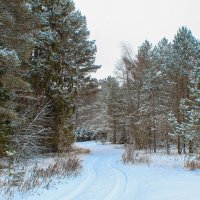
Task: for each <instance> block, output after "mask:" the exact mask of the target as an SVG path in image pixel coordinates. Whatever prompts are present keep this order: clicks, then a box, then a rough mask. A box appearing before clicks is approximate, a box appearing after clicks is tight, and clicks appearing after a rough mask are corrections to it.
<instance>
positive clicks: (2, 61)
mask: <svg viewBox="0 0 200 200" xmlns="http://www.w3.org/2000/svg"><path fill="white" fill-rule="evenodd" d="M95 54H96V46H95V42H94V41H91V40H90V39H89V31H88V29H87V24H86V18H85V17H84V16H82V15H81V13H80V12H79V11H77V10H76V9H75V5H74V3H73V1H72V0H25V1H24V0H12V1H8V0H0V157H3V156H12V157H13V158H14V159H15V160H16V161H19V160H26V159H28V158H31V157H33V156H35V155H38V154H40V153H44V152H49V151H51V152H52V151H54V152H60V151H64V150H66V149H67V148H68V147H69V146H70V145H71V144H72V143H73V142H74V139H75V137H74V134H73V122H72V116H73V114H74V113H75V99H76V96H77V95H78V93H79V90H80V89H81V88H84V85H86V84H88V83H89V82H90V81H91V79H90V73H91V72H95V71H96V69H98V68H99V66H97V65H95V64H94V62H95Z"/></svg>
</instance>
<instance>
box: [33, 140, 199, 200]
mask: <svg viewBox="0 0 200 200" xmlns="http://www.w3.org/2000/svg"><path fill="white" fill-rule="evenodd" d="M78 145H79V146H81V147H83V148H89V149H90V150H91V153H90V154H89V155H86V156H84V157H83V170H82V173H81V175H80V176H77V177H75V178H70V179H67V180H65V181H67V182H65V183H64V182H61V184H58V185H56V187H57V188H53V189H51V190H49V191H44V192H43V193H42V194H41V195H40V196H37V195H35V196H34V197H31V198H30V200H36V199H37V200H169V199H170V200H188V199H190V200H199V199H200V190H199V184H200V173H194V172H188V171H186V170H184V169H173V168H161V167H147V166H140V165H136V166H133V165H124V164H123V163H122V162H121V153H122V149H120V148H119V146H116V147H114V146H113V145H109V144H106V145H102V144H97V143H94V142H85V143H79V144H78ZM117 147H118V148H117Z"/></svg>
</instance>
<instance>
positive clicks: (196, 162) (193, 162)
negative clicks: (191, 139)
mask: <svg viewBox="0 0 200 200" xmlns="http://www.w3.org/2000/svg"><path fill="white" fill-rule="evenodd" d="M185 167H186V168H188V169H190V170H196V169H200V155H194V156H188V157H187V159H186V160H185Z"/></svg>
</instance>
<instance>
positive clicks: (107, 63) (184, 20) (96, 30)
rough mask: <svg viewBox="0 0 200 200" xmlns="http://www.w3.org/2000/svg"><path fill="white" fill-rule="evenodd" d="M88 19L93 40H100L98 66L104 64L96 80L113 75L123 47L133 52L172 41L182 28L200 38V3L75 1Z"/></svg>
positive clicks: (187, 0) (185, 0)
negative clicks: (131, 49) (127, 44)
mask: <svg viewBox="0 0 200 200" xmlns="http://www.w3.org/2000/svg"><path fill="white" fill-rule="evenodd" d="M74 1H75V5H76V8H77V9H79V10H80V11H81V13H82V14H83V15H85V16H86V18H87V23H88V29H89V31H90V32H91V39H94V40H96V45H97V50H98V51H97V56H96V64H99V65H102V67H101V69H100V70H98V71H97V73H96V75H95V77H96V78H98V79H99V78H105V77H107V76H108V75H111V74H112V72H113V69H114V66H115V64H116V62H117V60H119V58H120V54H121V44H122V43H124V42H125V43H130V44H131V46H132V48H133V52H134V53H135V54H136V53H137V48H138V46H140V45H141V44H142V43H143V42H144V41H145V40H149V41H150V42H152V43H153V44H156V43H157V42H158V41H160V40H161V39H162V38H163V37H166V38H168V39H169V40H170V41H171V40H172V39H173V37H174V35H175V34H176V32H177V30H178V28H179V27H181V26H187V27H188V28H189V29H190V30H191V31H192V33H193V35H194V36H195V37H197V38H200V11H199V9H200V0H74Z"/></svg>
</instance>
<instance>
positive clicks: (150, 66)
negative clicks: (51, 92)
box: [79, 27, 200, 154]
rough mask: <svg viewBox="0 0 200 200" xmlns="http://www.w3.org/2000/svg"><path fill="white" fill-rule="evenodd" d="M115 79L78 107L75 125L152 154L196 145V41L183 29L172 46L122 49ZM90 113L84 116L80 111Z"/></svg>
mask: <svg viewBox="0 0 200 200" xmlns="http://www.w3.org/2000/svg"><path fill="white" fill-rule="evenodd" d="M122 50H123V53H122V56H121V59H120V60H119V62H118V64H117V65H116V76H115V77H108V78H106V79H104V80H100V81H99V85H98V88H97V90H98V92H97V93H96V95H95V100H93V101H90V104H82V107H79V110H80V112H81V111H82V113H83V114H82V115H81V118H80V120H82V122H81V123H79V126H81V125H82V127H85V128H86V129H88V130H90V131H92V130H93V131H98V130H104V131H106V132H107V133H108V134H109V138H110V139H109V140H110V141H112V142H113V143H129V144H134V145H135V147H136V148H138V149H149V150H150V151H152V152H156V151H157V148H159V147H162V148H163V147H164V148H166V151H167V152H168V153H170V147H172V146H175V145H177V150H178V153H179V154H181V153H186V152H189V153H194V152H197V150H198V149H199V144H200V42H199V40H198V39H196V38H195V37H194V36H193V35H192V33H191V31H190V30H189V29H187V28H186V27H181V28H180V29H179V30H178V32H177V33H176V35H175V37H174V39H173V41H172V42H169V41H168V40H167V39H166V38H163V39H162V40H161V41H160V42H159V43H158V44H157V45H155V46H153V45H152V44H151V43H150V42H149V41H145V42H144V43H143V44H142V45H141V46H140V47H139V48H138V52H137V54H136V55H133V53H132V51H131V47H130V46H129V45H124V46H123V47H122ZM87 112H88V113H89V114H87V115H84V113H87Z"/></svg>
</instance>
